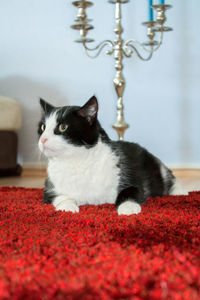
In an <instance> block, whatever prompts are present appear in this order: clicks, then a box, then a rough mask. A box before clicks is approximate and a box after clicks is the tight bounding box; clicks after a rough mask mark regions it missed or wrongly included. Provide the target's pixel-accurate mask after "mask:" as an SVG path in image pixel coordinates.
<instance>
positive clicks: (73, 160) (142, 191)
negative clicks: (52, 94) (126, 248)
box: [38, 96, 183, 215]
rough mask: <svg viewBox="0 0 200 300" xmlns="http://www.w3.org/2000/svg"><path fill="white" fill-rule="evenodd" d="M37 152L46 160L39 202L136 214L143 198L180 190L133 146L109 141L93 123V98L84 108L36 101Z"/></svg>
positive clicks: (165, 172) (95, 106) (153, 160)
mask: <svg viewBox="0 0 200 300" xmlns="http://www.w3.org/2000/svg"><path fill="white" fill-rule="evenodd" d="M40 104H41V107H42V109H43V116H42V119H41V121H40V123H39V127H38V134H39V136H40V138H39V143H38V145H39V149H40V151H41V152H42V153H43V154H44V155H45V156H46V157H47V158H48V169H47V171H48V179H47V180H46V182H45V190H44V203H49V204H53V205H54V206H55V208H56V210H64V211H71V212H79V206H80V205H84V204H93V205H98V204H103V203H111V204H116V208H117V212H118V214H119V215H122V214H123V215H131V214H138V213H140V212H141V204H143V203H144V202H145V200H146V199H147V198H148V197H154V196H162V195H169V194H170V195H177V194H182V193H183V191H182V189H181V187H180V185H179V184H178V183H177V180H176V178H175V177H174V176H173V174H172V172H171V171H170V170H169V169H168V168H167V167H166V166H165V165H164V164H163V163H162V162H161V161H160V160H159V159H158V158H156V157H155V156H153V155H152V154H150V153H149V152H148V151H147V150H146V149H144V148H142V147H141V146H139V145H138V144H135V143H129V142H123V141H111V140H110V138H109V137H108V135H107V134H106V132H105V131H104V130H103V128H102V127H101V125H100V123H99V121H98V120H97V112H98V102H97V99H96V97H95V96H93V97H92V98H91V99H90V100H89V101H88V102H87V103H86V104H85V105H84V106H82V107H79V106H64V107H54V106H52V105H50V104H49V103H47V102H45V101H44V100H42V99H40Z"/></svg>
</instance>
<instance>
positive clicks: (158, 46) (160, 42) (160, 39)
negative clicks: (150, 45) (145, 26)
mask: <svg viewBox="0 0 200 300" xmlns="http://www.w3.org/2000/svg"><path fill="white" fill-rule="evenodd" d="M162 42H163V31H161V32H160V38H159V41H158V44H157V45H156V47H155V48H154V49H153V51H157V50H158V49H159V48H160V46H161V45H162Z"/></svg>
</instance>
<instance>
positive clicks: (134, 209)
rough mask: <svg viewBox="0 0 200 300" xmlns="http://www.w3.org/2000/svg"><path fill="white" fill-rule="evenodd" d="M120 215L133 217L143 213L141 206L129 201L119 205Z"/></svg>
mask: <svg viewBox="0 0 200 300" xmlns="http://www.w3.org/2000/svg"><path fill="white" fill-rule="evenodd" d="M117 212H118V215H127V216H129V215H132V214H139V213H140V212H141V205H140V204H139V203H137V202H135V201H133V200H127V201H125V202H123V203H122V204H120V205H119V207H118V209H117Z"/></svg>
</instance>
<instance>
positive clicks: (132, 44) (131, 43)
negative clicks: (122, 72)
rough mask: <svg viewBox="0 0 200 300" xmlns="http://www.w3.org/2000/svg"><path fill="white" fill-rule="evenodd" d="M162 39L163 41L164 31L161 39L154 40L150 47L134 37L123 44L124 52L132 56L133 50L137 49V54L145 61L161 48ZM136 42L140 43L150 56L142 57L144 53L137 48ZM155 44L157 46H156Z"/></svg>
mask: <svg viewBox="0 0 200 300" xmlns="http://www.w3.org/2000/svg"><path fill="white" fill-rule="evenodd" d="M162 41H163V31H161V32H160V38H159V41H158V42H153V43H152V45H151V44H149V46H150V47H151V48H150V49H149V48H146V47H145V46H144V44H142V43H140V42H139V41H137V40H134V39H130V40H127V41H126V42H125V43H124V46H123V52H124V55H125V56H126V57H131V56H132V53H133V50H134V51H135V53H136V54H137V56H138V57H139V58H140V59H142V60H144V61H147V60H150V59H151V57H152V55H153V52H155V51H157V50H158V48H160V46H161V44H162ZM135 44H137V45H139V46H140V47H141V48H142V49H143V50H145V51H146V52H148V53H149V56H148V57H146V58H144V57H142V55H141V54H140V53H139V50H138V49H137V48H136V46H135ZM154 46H155V47H154ZM130 48H131V49H130Z"/></svg>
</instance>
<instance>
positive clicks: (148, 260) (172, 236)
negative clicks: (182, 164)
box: [0, 188, 200, 300]
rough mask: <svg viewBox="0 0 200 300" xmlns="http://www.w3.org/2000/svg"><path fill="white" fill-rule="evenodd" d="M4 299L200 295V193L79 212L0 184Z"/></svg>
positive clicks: (0, 275)
mask: <svg viewBox="0 0 200 300" xmlns="http://www.w3.org/2000/svg"><path fill="white" fill-rule="evenodd" d="M0 299H1V300H2V299H28V300H30V299H37V300H40V299H44V300H46V299H81V300H82V299H95V300H96V299H97V300H98V299H135V300H139V299H146V300H149V299H173V300H179V299H180V300H182V299H188V300H196V299H200V192H193V193H190V195H189V196H168V197H163V198H159V197H158V198H154V199H149V200H148V201H147V203H146V204H145V205H144V206H143V210H142V213H141V214H139V215H133V216H129V217H128V216H120V217H119V216H118V215H117V213H116V211H115V208H114V206H113V205H102V206H98V207H95V206H83V207H81V210H80V213H78V214H72V213H66V212H61V211H58V212H56V211H55V210H54V207H53V206H51V205H47V204H45V205H43V204H42V190H40V189H23V188H0Z"/></svg>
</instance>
